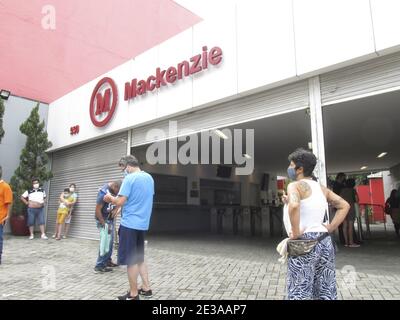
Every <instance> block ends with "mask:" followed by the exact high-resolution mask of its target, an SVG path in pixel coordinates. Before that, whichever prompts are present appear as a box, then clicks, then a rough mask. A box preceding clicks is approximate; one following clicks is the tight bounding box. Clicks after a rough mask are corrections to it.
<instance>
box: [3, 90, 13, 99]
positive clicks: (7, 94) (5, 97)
mask: <svg viewBox="0 0 400 320" xmlns="http://www.w3.org/2000/svg"><path fill="white" fill-rule="evenodd" d="M10 94H11V92H10V91H8V90H0V97H1V98H2V99H3V100H8V98H9V96H10Z"/></svg>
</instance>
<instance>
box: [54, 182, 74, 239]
mask: <svg viewBox="0 0 400 320" xmlns="http://www.w3.org/2000/svg"><path fill="white" fill-rule="evenodd" d="M63 197H64V200H65V201H66V202H67V204H65V202H62V201H61V200H60V205H59V207H58V210H57V224H56V234H55V238H56V240H61V229H62V225H63V224H64V221H65V218H66V217H67V216H68V212H69V207H68V203H72V202H73V201H74V199H73V196H72V194H71V193H70V191H69V189H68V188H66V189H64V194H63Z"/></svg>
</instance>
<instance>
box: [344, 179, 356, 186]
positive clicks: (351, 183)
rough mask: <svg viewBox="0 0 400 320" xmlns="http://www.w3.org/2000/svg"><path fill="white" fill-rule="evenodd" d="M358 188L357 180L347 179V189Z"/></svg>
mask: <svg viewBox="0 0 400 320" xmlns="http://www.w3.org/2000/svg"><path fill="white" fill-rule="evenodd" d="M355 186H356V180H355V179H347V180H346V187H347V188H354V187H355Z"/></svg>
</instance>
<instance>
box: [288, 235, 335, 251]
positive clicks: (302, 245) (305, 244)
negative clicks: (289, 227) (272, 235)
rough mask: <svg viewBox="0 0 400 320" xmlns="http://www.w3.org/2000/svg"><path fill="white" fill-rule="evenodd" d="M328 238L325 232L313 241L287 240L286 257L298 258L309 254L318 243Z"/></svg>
mask: <svg viewBox="0 0 400 320" xmlns="http://www.w3.org/2000/svg"><path fill="white" fill-rule="evenodd" d="M328 236H329V233H328V232H326V233H324V234H323V235H322V236H320V237H318V238H317V239H315V240H288V242H287V251H288V255H289V256H291V257H298V256H303V255H305V254H307V253H310V252H311V251H312V250H313V249H314V248H315V246H316V245H317V244H318V242H320V241H322V240H323V239H325V238H326V237H328Z"/></svg>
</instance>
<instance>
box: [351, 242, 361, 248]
mask: <svg viewBox="0 0 400 320" xmlns="http://www.w3.org/2000/svg"><path fill="white" fill-rule="evenodd" d="M359 247H360V245H359V244H356V243H352V244H349V248H359Z"/></svg>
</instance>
